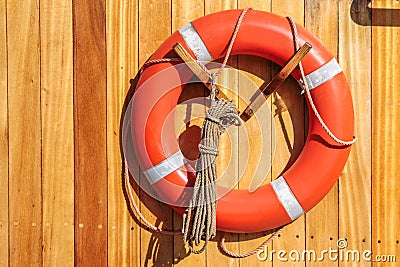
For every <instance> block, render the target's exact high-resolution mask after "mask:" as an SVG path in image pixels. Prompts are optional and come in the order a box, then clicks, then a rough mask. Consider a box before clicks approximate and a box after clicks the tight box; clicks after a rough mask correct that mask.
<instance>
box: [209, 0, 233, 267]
mask: <svg viewBox="0 0 400 267" xmlns="http://www.w3.org/2000/svg"><path fill="white" fill-rule="evenodd" d="M204 4H205V6H204V10H205V15H207V14H211V13H215V12H218V11H222V10H229V9H236V8H237V7H238V2H237V0H231V1H228V0H222V1H205V3H204ZM233 30H234V29H232V32H233ZM227 65H228V66H231V67H234V68H237V57H236V56H231V57H230V59H229V60H228V63H227ZM217 79H218V80H217V81H218V83H221V84H229V89H230V92H225V94H226V95H227V96H228V98H230V99H234V100H235V101H237V100H238V97H237V93H238V75H237V73H230V75H226V74H225V73H221V74H220V75H219V76H218V78H217ZM219 151H220V154H219V156H218V158H217V172H218V177H219V179H221V178H222V179H224V177H228V178H230V179H231V178H233V179H238V177H237V176H238V160H239V158H238V157H239V155H238V129H237V128H236V127H229V128H228V129H227V131H226V132H225V133H224V134H223V135H221V137H220V143H219ZM222 175H223V176H222ZM222 235H224V234H223V233H221V232H219V233H217V236H216V237H215V240H220V239H221V236H222ZM227 240H229V241H231V243H229V242H228V244H227V247H229V249H231V250H232V251H239V245H238V243H237V241H238V240H239V235H238V234H229V235H227ZM206 263H207V266H212V265H215V266H239V264H240V263H239V259H233V258H228V257H225V256H223V255H222V254H221V253H220V251H219V250H218V248H217V245H216V244H215V245H214V244H213V243H211V244H209V246H208V248H207V262H206Z"/></svg>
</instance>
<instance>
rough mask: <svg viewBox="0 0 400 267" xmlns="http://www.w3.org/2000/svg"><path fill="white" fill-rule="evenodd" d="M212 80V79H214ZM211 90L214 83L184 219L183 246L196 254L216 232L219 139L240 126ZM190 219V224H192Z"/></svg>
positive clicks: (230, 108) (230, 105)
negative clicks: (234, 126) (191, 191)
mask: <svg viewBox="0 0 400 267" xmlns="http://www.w3.org/2000/svg"><path fill="white" fill-rule="evenodd" d="M214 77H215V75H213V78H214ZM214 87H215V86H214V83H213V89H212V91H211V107H210V109H209V110H208V111H207V114H206V119H205V121H204V123H203V130H202V141H201V143H200V144H199V150H200V156H199V158H198V160H197V164H196V182H195V185H194V190H193V196H192V199H191V200H190V202H189V207H188V209H187V211H186V213H185V214H184V216H183V227H182V230H183V240H184V242H185V243H186V242H189V249H190V251H191V252H192V253H195V254H200V253H201V252H203V251H204V249H205V248H206V246H207V243H208V240H210V239H212V238H214V237H215V235H216V232H217V226H216V210H217V203H216V202H217V193H216V184H215V179H216V178H217V166H216V158H217V156H218V153H219V151H218V146H219V140H220V136H221V134H222V133H224V132H225V130H226V128H227V127H229V126H231V125H236V126H239V125H240V118H239V116H238V114H237V113H236V110H235V103H234V102H233V101H227V100H225V99H219V100H217V99H215V88H214ZM213 90H214V92H213ZM192 212H193V214H192ZM192 215H193V222H192V224H191V219H192ZM203 235H204V236H205V244H204V245H203V247H202V248H201V249H199V250H195V249H194V248H193V246H192V242H193V241H194V244H195V245H199V244H200V240H201V238H202V236H203Z"/></svg>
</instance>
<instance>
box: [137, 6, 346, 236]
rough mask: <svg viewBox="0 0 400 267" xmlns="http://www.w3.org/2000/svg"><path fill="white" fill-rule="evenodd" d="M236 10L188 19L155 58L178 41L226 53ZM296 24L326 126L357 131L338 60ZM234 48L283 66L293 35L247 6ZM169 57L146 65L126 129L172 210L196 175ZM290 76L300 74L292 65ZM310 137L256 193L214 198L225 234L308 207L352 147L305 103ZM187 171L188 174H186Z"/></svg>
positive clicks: (264, 226) (212, 55)
mask: <svg viewBox="0 0 400 267" xmlns="http://www.w3.org/2000/svg"><path fill="white" fill-rule="evenodd" d="M240 12H241V11H240V10H230V11H223V12H219V13H215V14H211V15H208V16H205V17H202V18H199V19H197V20H195V21H194V22H192V23H189V24H188V25H185V26H184V27H182V28H181V29H180V30H178V31H177V32H175V33H174V34H173V35H172V36H170V37H169V38H168V39H167V40H166V41H165V42H164V43H163V44H162V45H161V46H160V47H159V49H158V50H157V51H156V52H155V53H154V54H153V55H152V57H151V58H150V60H152V59H162V58H168V57H170V56H171V55H172V56H173V55H174V53H173V49H172V47H173V46H174V45H175V44H176V43H178V42H179V43H181V44H183V45H184V46H185V48H187V49H188V50H190V51H191V52H192V54H193V56H195V57H196V58H197V59H198V60H202V61H211V60H212V59H218V58H221V57H223V56H224V53H225V52H226V51H225V49H226V47H227V44H228V43H229V40H230V37H231V35H232V30H233V29H234V27H235V24H236V21H237V18H238V17H239V15H240ZM297 27H298V35H299V41H300V44H304V43H305V42H309V43H311V44H312V46H313V49H312V50H311V52H310V53H309V54H307V55H306V56H305V58H304V59H303V60H302V63H303V67H304V71H305V74H306V79H307V81H308V83H309V84H310V86H311V89H312V91H311V95H312V98H313V100H314V103H315V105H316V107H317V109H318V111H319V114H320V115H321V117H322V118H323V119H324V121H325V122H326V124H327V125H329V128H330V129H331V130H332V131H333V132H334V133H335V134H336V135H337V136H339V137H341V138H343V139H351V138H352V137H353V130H354V118H353V117H354V115H353V104H352V100H351V95H350V90H349V86H348V84H347V81H346V78H345V76H344V74H343V72H342V71H341V69H340V66H339V65H338V63H337V62H336V60H335V59H334V56H333V55H332V54H331V53H330V52H329V51H328V49H327V48H326V47H325V46H324V45H323V44H322V43H321V42H320V41H319V40H318V39H316V38H315V37H314V36H313V35H312V34H310V33H309V32H308V31H306V30H305V29H304V28H303V27H301V26H297ZM232 54H246V55H254V56H260V57H263V58H266V59H269V60H271V61H273V62H275V63H277V64H279V65H283V64H284V63H285V62H286V61H287V60H288V59H289V58H290V57H291V56H292V55H293V36H292V31H291V28H290V25H289V23H288V21H287V19H285V18H283V17H280V16H277V15H274V14H271V13H268V12H262V11H255V10H250V11H249V12H248V13H247V15H246V17H245V19H244V20H243V22H242V24H241V29H240V31H239V33H238V35H237V37H236V41H235V44H234V46H233V50H232ZM174 64H175V63H173V62H162V63H159V64H154V65H151V66H148V67H147V68H146V69H145V70H144V71H143V73H142V75H141V78H140V80H139V82H138V85H137V88H136V91H135V96H134V102H133V107H132V111H131V112H132V113H131V121H130V127H131V131H132V141H133V145H134V149H135V153H136V157H137V159H138V162H139V164H140V167H141V168H142V169H143V170H145V173H146V175H147V177H148V178H149V181H150V183H151V185H152V188H153V189H154V190H155V191H156V192H157V194H158V195H159V197H160V199H162V200H164V201H166V202H167V203H169V204H170V205H171V206H172V207H173V208H174V209H175V210H176V211H178V212H180V213H182V212H183V211H184V208H182V206H184V205H183V204H184V202H185V201H187V200H188V198H190V196H186V195H185V192H184V191H185V188H187V186H188V184H189V182H188V181H189V180H190V177H193V173H191V172H190V171H188V170H187V169H186V168H185V165H184V164H185V162H184V159H183V156H182V154H181V153H180V149H179V145H178V142H177V138H176V135H175V131H174V127H173V124H174V123H173V120H171V116H169V114H170V113H171V112H173V110H174V109H175V107H176V105H177V102H178V98H179V96H180V94H181V92H182V84H185V82H186V81H187V80H188V79H189V78H190V76H191V75H188V74H187V73H186V74H184V73H182V72H181V71H180V69H179V68H176V67H174V66H175V65H174ZM292 76H293V77H294V78H295V79H297V80H299V79H300V73H299V71H298V70H297V69H296V70H295V71H294V72H293V73H292ZM309 110H310V112H309V118H310V119H309V128H308V136H307V140H306V142H305V145H304V148H303V150H302V152H301V154H300V155H299V157H298V159H297V160H296V162H295V163H294V164H293V165H292V166H291V167H290V168H289V169H288V170H287V171H285V172H284V173H282V174H281V176H280V177H278V178H277V179H276V180H274V181H273V182H271V183H269V184H266V185H264V186H262V187H260V188H258V189H257V190H256V191H255V192H248V191H247V190H231V191H230V192H229V193H227V194H226V195H224V196H223V197H222V198H221V199H219V201H218V205H217V228H218V230H221V231H229V232H258V231H264V230H268V229H272V228H276V227H279V226H281V225H284V224H287V223H289V222H291V221H293V220H295V219H296V218H298V217H299V216H301V215H302V214H303V213H305V212H307V211H309V210H310V209H311V208H313V207H314V206H315V205H316V204H317V203H318V202H319V201H320V200H321V199H322V198H323V197H324V196H325V195H326V194H327V193H328V191H329V190H330V189H331V187H332V186H333V185H334V184H335V182H336V181H337V179H338V177H339V175H340V173H341V171H342V170H343V168H344V165H345V163H346V160H347V158H348V156H349V152H350V146H343V145H338V144H337V143H335V142H334V141H333V140H332V139H331V138H330V137H329V135H328V134H327V133H326V131H325V130H324V129H323V128H322V127H321V125H320V124H319V123H318V121H317V118H316V117H315V114H314V113H312V111H311V109H309ZM188 176H189V178H188Z"/></svg>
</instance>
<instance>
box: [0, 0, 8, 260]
mask: <svg viewBox="0 0 400 267" xmlns="http://www.w3.org/2000/svg"><path fill="white" fill-rule="evenodd" d="M6 8H7V5H6V0H3V1H1V2H0V40H1V41H0V62H1V63H0V158H1V159H2V160H1V161H0V207H1V208H0V244H1V245H0V266H8V240H9V238H8V103H7V101H8V96H7V95H8V94H7V22H6V20H7V11H6V10H7V9H6Z"/></svg>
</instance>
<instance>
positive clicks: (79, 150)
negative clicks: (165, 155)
mask: <svg viewBox="0 0 400 267" xmlns="http://www.w3.org/2000/svg"><path fill="white" fill-rule="evenodd" d="M73 12H74V80H75V81H74V129H75V264H76V265H78V266H106V265H107V158H106V49H105V1H103V0H102V1H89V0H75V1H74V2H73Z"/></svg>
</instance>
